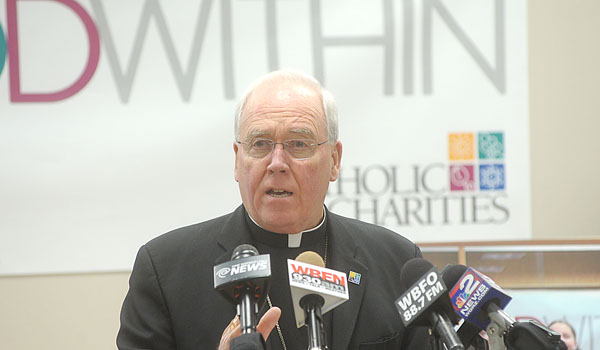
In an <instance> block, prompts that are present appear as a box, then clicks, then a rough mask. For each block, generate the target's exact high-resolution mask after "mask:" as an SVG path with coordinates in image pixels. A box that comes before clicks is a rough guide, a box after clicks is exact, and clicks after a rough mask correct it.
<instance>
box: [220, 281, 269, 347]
mask: <svg viewBox="0 0 600 350" xmlns="http://www.w3.org/2000/svg"><path fill="white" fill-rule="evenodd" d="M245 288H246V293H244V295H243V296H242V298H241V300H240V303H239V304H238V306H237V311H238V315H239V316H240V326H241V329H242V334H241V335H240V336H239V337H236V338H233V339H231V342H230V343H229V349H230V350H266V348H267V346H266V343H265V340H264V339H263V337H262V334H260V333H258V332H257V331H256V315H257V314H258V304H257V303H256V300H255V298H254V295H253V294H252V293H251V286H246V287H245ZM252 306H254V309H253V308H252Z"/></svg>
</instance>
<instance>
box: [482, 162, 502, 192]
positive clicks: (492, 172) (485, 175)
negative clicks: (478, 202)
mask: <svg viewBox="0 0 600 350" xmlns="http://www.w3.org/2000/svg"><path fill="white" fill-rule="evenodd" d="M505 179H506V174H505V171H504V164H481V165H479V189H480V190H503V189H504V188H505V187H506V183H505Z"/></svg>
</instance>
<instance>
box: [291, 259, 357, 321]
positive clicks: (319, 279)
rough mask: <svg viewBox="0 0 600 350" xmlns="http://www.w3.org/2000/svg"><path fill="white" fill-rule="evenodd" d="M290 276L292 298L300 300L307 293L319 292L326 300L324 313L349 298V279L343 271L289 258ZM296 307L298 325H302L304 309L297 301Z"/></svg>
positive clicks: (322, 311) (322, 308) (322, 309)
mask: <svg viewBox="0 0 600 350" xmlns="http://www.w3.org/2000/svg"><path fill="white" fill-rule="evenodd" d="M288 277H289V279H290V289H291V292H292V299H293V300H300V299H302V297H303V296H305V295H308V294H318V295H320V296H322V297H323V299H324V300H325V303H324V304H323V306H322V307H321V313H323V314H325V313H326V312H327V311H329V310H331V309H333V308H334V307H336V306H338V305H340V304H341V303H343V302H345V301H346V300H348V279H347V278H346V274H345V273H343V272H340V271H336V270H331V269H328V268H325V267H321V266H316V265H311V264H307V263H304V262H301V261H297V260H291V259H288ZM294 309H295V310H294V314H295V315H296V326H298V327H302V326H303V325H304V321H305V320H304V317H303V316H304V310H303V309H302V308H301V307H300V304H299V303H297V302H295V303H294Z"/></svg>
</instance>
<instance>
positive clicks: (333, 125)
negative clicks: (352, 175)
mask: <svg viewBox="0 0 600 350" xmlns="http://www.w3.org/2000/svg"><path fill="white" fill-rule="evenodd" d="M277 79H282V80H286V81H296V82H302V83H305V84H308V85H309V86H310V87H312V88H314V89H316V90H317V91H320V92H321V100H322V102H323V111H324V112H325V123H326V126H327V140H328V141H329V144H331V145H333V144H335V141H337V139H338V112H337V104H336V103H335V99H334V98H333V95H332V94H331V92H329V91H328V90H327V89H325V88H324V87H323V86H322V85H321V83H319V82H318V81H317V79H315V78H313V77H312V76H310V75H308V74H305V73H302V72H299V71H294V70H290V69H284V70H278V71H274V72H271V73H269V74H266V75H264V76H262V77H260V78H258V79H257V80H255V81H254V82H253V83H252V84H250V86H249V87H248V89H247V90H246V92H244V94H243V95H242V98H241V100H240V102H239V103H238V105H237V108H236V112H235V123H234V127H233V131H234V136H235V139H236V140H239V137H240V125H241V122H242V112H243V110H244V107H245V105H246V102H247V101H248V99H249V98H250V96H251V95H252V93H253V92H254V90H255V89H256V88H257V87H259V86H260V85H262V84H263V83H265V82H267V81H273V80H277Z"/></svg>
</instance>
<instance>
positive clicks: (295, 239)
mask: <svg viewBox="0 0 600 350" xmlns="http://www.w3.org/2000/svg"><path fill="white" fill-rule="evenodd" d="M326 215H327V210H325V207H323V220H321V223H320V224H318V225H317V226H315V227H313V228H310V229H308V230H304V231H300V232H298V233H289V234H288V233H285V234H287V236H288V248H298V247H300V243H302V234H303V233H306V232H312V231H314V230H316V229H318V228H319V227H321V226H323V223H324V222H325V216H326ZM248 216H249V217H250V220H252V222H253V223H254V224H255V225H256V226H258V227H260V228H262V229H263V230H265V228H264V227H262V226H260V225H259V224H258V223H257V222H256V221H255V220H254V218H253V217H252V215H250V213H248ZM267 231H268V230H267Z"/></svg>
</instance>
